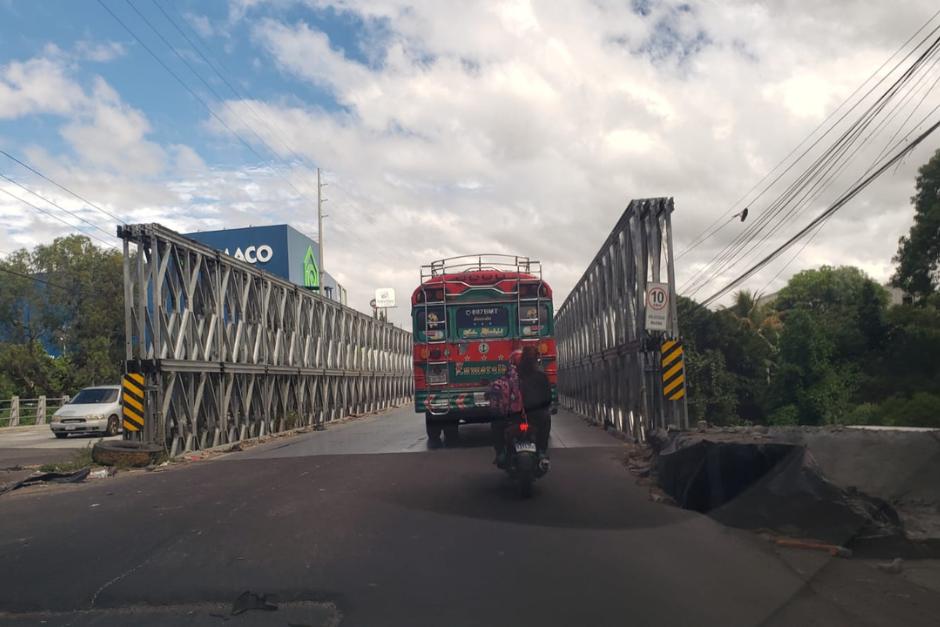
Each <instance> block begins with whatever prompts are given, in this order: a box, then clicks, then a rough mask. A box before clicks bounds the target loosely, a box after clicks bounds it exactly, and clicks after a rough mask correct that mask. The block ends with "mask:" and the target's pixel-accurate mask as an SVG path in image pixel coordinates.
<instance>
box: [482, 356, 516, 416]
mask: <svg viewBox="0 0 940 627" xmlns="http://www.w3.org/2000/svg"><path fill="white" fill-rule="evenodd" d="M487 396H488V397H489V399H490V407H491V408H492V409H493V411H494V413H495V414H497V415H499V416H509V415H510V414H519V413H522V410H523V404H522V391H521V390H520V389H519V372H518V371H517V370H516V367H515V366H513V365H512V364H510V365H509V368H508V369H507V370H506V374H504V375H503V376H501V377H500V378H498V379H496V380H495V381H493V383H492V384H490V390H489V393H488V394H487Z"/></svg>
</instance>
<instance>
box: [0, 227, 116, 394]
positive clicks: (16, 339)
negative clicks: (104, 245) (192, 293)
mask: <svg viewBox="0 0 940 627" xmlns="http://www.w3.org/2000/svg"><path fill="white" fill-rule="evenodd" d="M0 266H2V267H4V268H6V269H8V270H11V271H13V272H0V391H5V394H4V396H9V394H11V393H16V394H20V395H23V394H33V393H36V394H45V393H63V392H64V393H74V392H75V391H76V390H77V389H78V388H80V387H83V386H86V385H90V384H101V383H112V382H115V381H116V380H117V379H118V377H119V376H120V372H121V370H122V361H123V357H124V355H123V341H122V339H123V336H124V309H123V277H122V260H121V255H120V253H118V252H117V251H114V250H103V249H100V248H97V247H95V246H93V245H92V244H91V242H90V241H89V240H88V238H87V237H84V236H81V235H72V236H68V237H61V238H58V239H56V240H54V241H53V242H52V243H51V244H46V245H40V246H37V247H36V248H35V249H34V250H33V251H26V250H19V251H16V252H14V253H13V254H11V255H9V256H8V257H7V258H6V259H4V260H0ZM14 273H15V274H14ZM20 275H25V277H24V276H20ZM28 277H34V278H38V279H42V281H44V282H40V281H35V280H33V279H31V278H28ZM53 354H54V355H57V356H56V357H52V355H53Z"/></svg>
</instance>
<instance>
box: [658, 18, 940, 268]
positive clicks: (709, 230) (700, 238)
mask: <svg viewBox="0 0 940 627" xmlns="http://www.w3.org/2000/svg"><path fill="white" fill-rule="evenodd" d="M938 15H940V10H938V11H937V12H935V13H934V14H933V15H932V16H930V18H929V19H928V20H927V21H926V22H924V23H923V24H922V25H921V26H920V28H918V29H917V30H916V31H914V34H912V35H911V36H910V37H908V39H907V41H905V42H904V43H903V44H901V46H900V47H898V49H897V50H895V51H894V53H892V54H891V56H889V57H888V58H887V59H885V60H884V61H883V62H882V64H881V65H880V66H878V68H877V69H875V71H874V72H872V73H871V74H870V75H869V76H868V78H866V79H865V80H864V81H862V83H861V84H860V85H859V86H858V87H856V88H855V90H854V91H853V92H852V93H851V94H849V95H848V96H847V97H846V98H845V100H843V101H842V103H841V104H839V106H837V107H836V108H835V109H833V110H832V112H831V113H830V114H829V115H827V116H826V117H825V119H823V121H822V122H820V123H819V124H818V125H817V126H816V128H814V129H813V130H812V131H810V133H809V134H808V135H807V136H806V137H804V138H803V140H802V141H801V142H800V143H799V144H797V145H796V146H795V147H794V148H793V149H792V150H791V151H790V152H789V153H788V154H787V155H786V156H785V157H784V158H783V159H782V160H781V161H780V162H779V163H778V164H777V165H775V166H774V167H773V169H771V170H770V171H769V172H768V173H767V174H765V175H764V176H763V177H762V178H761V179H760V180H759V181H758V182H757V183H755V184H754V185H753V186H752V187H751V188H750V189H749V190H748V191H747V192H745V194H744V195H743V196H742V197H741V198H739V199H738V200H737V201H735V202H734V204H732V205H731V207H730V208H729V209H728V210H727V211H725V212H724V213H723V214H722V215H721V216H719V217H718V218H716V219H715V220H714V221H713V222H712V223H711V224H710V225H709V226H707V227H706V228H705V229H704V230H703V231H702V232H700V233H699V234H698V235H697V236H696V237H695V238H694V239H693V241H692V243H691V244H689V246H688V247H686V248H685V250H683V251H682V252H680V253H679V254H678V255H677V256H676V260H678V259H681V258H682V257H684V256H685V255H686V254H688V253H690V252H691V251H692V250H694V249H695V248H697V247H698V246H699V245H701V244H702V243H703V242H705V241H706V240H708V239H710V238H712V237H714V236H715V235H717V234H718V233H719V232H720V231H721V230H723V229H724V228H725V227H726V226H727V225H728V224H729V223H730V222H731V220H728V221H727V222H725V223H722V224H721V225H720V226H719V227H718V228H714V227H715V225H717V224H719V222H721V220H722V218H723V217H724V216H727V215H728V214H729V213H731V212H732V211H734V210H735V209H736V208H737V207H738V206H739V205H740V203H741V202H742V201H743V200H744V199H745V198H747V197H748V195H749V194H751V192H753V191H754V190H755V189H757V187H758V186H760V185H761V184H762V183H763V182H764V181H765V180H767V178H769V177H770V175H771V174H773V173H774V172H775V171H776V170H777V169H779V168H780V167H781V166H782V165H783V164H784V163H786V162H787V160H788V159H789V158H790V157H791V156H793V154H794V153H796V151H797V150H799V148H800V146H802V145H803V144H805V143H806V142H807V141H809V139H810V138H811V137H812V136H813V135H815V134H816V133H817V132H818V131H819V129H821V128H822V127H823V126H824V125H825V124H826V123H827V122H828V121H829V120H830V119H832V117H833V116H835V114H836V113H837V112H838V111H839V110H840V109H842V107H844V106H845V105H846V104H848V103H849V101H850V100H851V99H852V98H853V97H855V95H856V94H857V93H858V92H859V91H861V90H862V88H863V87H865V85H867V84H868V83H869V82H870V81H871V80H872V79H873V78H875V76H877V75H878V73H879V72H881V70H882V69H884V67H885V66H886V65H887V64H888V63H889V62H890V61H891V59H893V58H894V57H896V56H897V55H898V54H899V53H900V52H901V51H902V50H904V48H906V47H907V46H908V44H910V43H911V41H913V40H914V38H915V37H917V35H919V34H920V33H921V32H922V31H923V30H924V29H925V28H927V26H928V25H929V24H930V23H931V22H933V21H934V20H935V19H936V18H937V16H938ZM935 30H936V29H935ZM907 56H910V54H908V55H906V56H905V58H907ZM901 62H903V59H902V61H901ZM897 65H900V62H899V63H898V64H897ZM897 65H895V68H894V69H896V68H897ZM894 69H892V70H891V71H892V72H893V71H894ZM889 74H890V72H889ZM883 80H884V79H882V81H883ZM882 81H879V82H878V83H880V82H882ZM878 83H876V84H875V85H874V86H873V87H872V90H873V89H874V87H877V86H878ZM870 93H871V90H869V92H868V94H870ZM868 94H866V96H867V95H868ZM863 98H864V96H863ZM855 106H858V104H856V105H854V106H853V107H852V108H851V109H849V111H847V112H846V115H847V114H848V113H850V112H851V111H852V109H854V108H855ZM844 117H845V116H844V115H843V117H842V118H840V119H839V120H838V121H837V122H836V124H838V122H839V121H841V120H842V119H844ZM834 127H835V125H833V127H831V128H830V129H829V130H828V131H826V133H824V134H823V135H822V136H821V137H820V138H819V139H817V140H816V142H814V143H813V145H812V146H810V147H809V148H808V149H807V151H806V152H804V153H803V154H802V155H800V157H798V158H797V159H795V160H794V162H793V163H792V164H790V166H789V167H788V168H787V169H786V170H784V171H783V172H781V173H780V175H778V176H777V177H776V178H775V179H774V180H773V181H771V183H770V184H769V185H767V186H766V187H765V188H764V190H763V191H762V192H761V193H760V194H758V195H757V196H756V197H755V198H753V199H752V200H751V201H750V203H748V204H749V205H753V204H754V203H756V202H757V201H758V200H759V199H760V197H761V196H762V195H763V194H764V193H766V192H767V190H768V189H770V188H771V187H772V186H773V185H775V184H776V183H777V182H778V181H779V180H780V179H781V178H782V177H783V176H784V175H786V173H787V172H788V171H789V170H790V169H792V168H793V166H795V165H796V164H797V163H798V162H799V160H800V159H802V158H803V157H804V156H805V155H806V154H807V152H808V151H809V150H812V148H813V147H814V146H815V145H816V144H818V143H819V141H821V140H822V138H823V137H825V136H826V135H827V134H829V133H830V132H831V131H832V128H834ZM889 143H890V142H889ZM880 156H881V155H879V158H880Z"/></svg>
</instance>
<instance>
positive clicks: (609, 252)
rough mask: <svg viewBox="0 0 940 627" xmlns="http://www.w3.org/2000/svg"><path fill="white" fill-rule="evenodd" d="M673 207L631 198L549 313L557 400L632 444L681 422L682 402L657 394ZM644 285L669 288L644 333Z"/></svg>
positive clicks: (672, 300)
mask: <svg viewBox="0 0 940 627" xmlns="http://www.w3.org/2000/svg"><path fill="white" fill-rule="evenodd" d="M672 211H673V199H672V198H651V199H643V200H633V201H631V202H630V204H629V206H628V207H627V209H626V210H625V211H624V213H623V215H622V216H621V218H620V220H619V221H618V222H617V224H616V226H615V227H614V229H613V231H612V232H611V233H610V235H609V236H608V238H607V241H606V242H604V244H603V246H601V248H600V250H599V251H598V253H597V255H596V256H595V257H594V260H593V261H592V262H591V264H590V265H589V266H588V268H587V270H586V271H585V272H584V275H583V276H582V277H581V279H580V281H578V283H577V284H576V285H575V286H574V288H573V289H572V290H571V293H570V294H569V295H568V298H567V299H566V300H565V302H564V303H563V304H562V306H561V307H560V308H559V309H558V311H557V312H556V314H555V339H556V341H557V343H558V365H559V368H558V370H559V372H558V388H559V397H560V400H561V403H562V404H563V405H565V406H567V407H569V408H570V409H572V410H574V411H576V412H578V413H580V414H583V415H585V416H588V417H589V418H591V419H593V420H594V421H595V422H598V423H601V424H607V425H611V426H613V427H614V428H616V429H618V430H621V431H625V432H627V433H629V434H630V435H631V436H632V437H633V438H634V439H636V440H638V441H642V440H644V439H645V438H646V434H647V433H648V432H649V431H650V429H654V428H657V427H663V426H666V425H669V424H674V425H676V426H679V427H683V428H685V427H687V426H688V424H687V423H688V417H687V410H686V400H685V399H684V398H683V399H682V400H680V401H670V400H665V399H664V398H663V394H662V383H661V368H660V357H659V351H658V349H659V345H660V343H661V341H662V339H663V338H664V337H668V338H677V337H678V332H679V327H678V320H677V317H676V294H675V275H674V269H673V254H672V223H671V215H672ZM663 275H666V276H665V279H666V280H665V281H663V280H662V279H663V278H664V277H663ZM648 282H656V283H659V282H665V283H668V285H669V306H670V307H669V309H670V311H669V329H668V330H667V331H666V332H665V333H661V332H649V331H646V323H645V317H646V303H645V294H646V288H647V283H648Z"/></svg>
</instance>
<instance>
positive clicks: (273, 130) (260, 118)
mask: <svg viewBox="0 0 940 627" xmlns="http://www.w3.org/2000/svg"><path fill="white" fill-rule="evenodd" d="M150 1H151V2H152V3H153V5H154V6H155V7H157V9H158V10H159V11H160V13H162V14H163V16H164V17H165V18H166V19H167V21H168V22H169V23H170V24H172V25H173V28H175V29H176V31H177V32H178V33H179V34H180V35H181V36H182V37H183V39H185V40H186V43H188V44H189V46H190V47H191V48H192V49H193V50H194V51H195V52H196V54H198V55H199V57H200V58H201V59H202V60H203V61H205V63H206V65H208V66H209V68H210V69H211V70H212V71H213V72H215V75H216V76H218V77H219V79H220V80H221V81H222V82H223V83H225V86H226V87H228V88H229V89H230V90H231V92H232V93H233V94H234V95H235V97H236V98H240V99H241V100H243V101H245V102H244V103H245V106H246V107H247V108H248V110H249V111H250V112H251V114H252V115H253V116H254V117H255V119H256V120H257V121H259V122H261V123H262V124H264V126H265V127H267V130H268V131H269V132H270V133H271V134H272V135H274V136H275V137H276V138H277V140H278V142H280V144H281V146H283V147H284V148H285V149H287V152H288V153H289V154H290V156H291V157H292V158H293V159H294V160H296V161H299V162H301V163H303V162H304V161H305V159H304V157H302V156H300V155H299V154H297V152H296V151H295V150H294V148H293V147H292V146H291V145H290V143H289V142H288V141H287V140H285V139H284V136H283V135H281V134H280V133H279V132H278V131H277V128H276V127H275V126H273V125H272V124H270V123H269V122H268V121H267V120H266V119H265V117H264V116H263V115H261V114H260V113H259V112H258V111H257V110H256V109H255V108H254V106H253V105H252V104H251V101H252V98H250V97H249V96H248V95H246V94H245V92H243V91H241V90H240V89H238V88H237V87H235V85H233V84H232V82H231V81H229V80H228V78H226V76H225V74H226V73H228V71H227V70H226V69H225V66H224V65H222V63H221V62H220V63H219V65H218V66H216V64H215V63H213V62H212V60H211V59H210V58H209V57H208V56H207V55H206V54H203V52H202V50H200V47H199V46H197V45H196V43H195V42H194V41H193V40H192V39H190V38H189V36H188V35H187V34H186V32H185V31H184V29H183V27H181V26H180V24H179V23H178V22H177V21H176V20H174V19H173V17H172V16H171V15H170V14H169V13H167V12H166V10H165V9H164V8H163V7H162V6H161V5H160V3H159V2H157V0H150ZM186 30H189V32H190V33H192V34H193V35H194V36H195V38H196V39H198V40H199V41H200V42H201V43H202V45H203V47H204V48H205V49H206V51H207V52H208V49H209V46H208V45H207V44H206V42H205V39H203V38H202V37H201V36H200V35H199V33H197V32H195V31H193V30H192V29H189V28H187V29H186ZM220 68H221V69H220ZM223 70H225V73H223ZM220 100H221V98H220ZM262 141H263V140H262ZM268 147H269V148H270V146H268Z"/></svg>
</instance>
